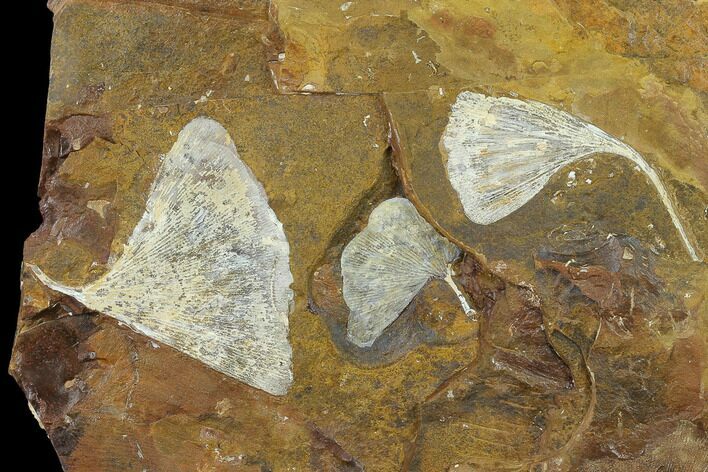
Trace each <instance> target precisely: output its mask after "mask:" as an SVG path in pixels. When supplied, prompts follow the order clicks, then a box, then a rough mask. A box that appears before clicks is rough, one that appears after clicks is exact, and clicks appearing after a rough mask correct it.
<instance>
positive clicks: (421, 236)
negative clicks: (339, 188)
mask: <svg viewBox="0 0 708 472" xmlns="http://www.w3.org/2000/svg"><path fill="white" fill-rule="evenodd" d="M459 256H460V251H459V249H458V248H457V247H456V246H455V245H453V244H452V243H450V242H449V241H448V240H447V239H445V238H443V237H442V236H441V235H440V234H438V233H437V232H436V231H435V229H434V228H433V227H432V226H430V224H428V222H427V221H425V220H424V219H423V217H421V216H420V215H419V214H418V212H417V210H416V209H415V207H414V206H413V204H412V203H411V202H410V201H408V200H407V199H405V198H391V199H388V200H386V201H384V202H382V203H381V204H380V205H379V206H377V207H376V208H375V209H374V211H372V212H371V215H370V216H369V221H368V224H367V226H366V228H364V230H363V231H361V232H360V233H359V234H357V235H356V236H355V237H354V238H353V239H352V240H351V241H350V242H349V244H347V246H346V247H345V248H344V251H343V252H342V259H341V266H342V279H343V288H342V292H343V295H344V300H345V302H346V303H347V306H348V307H349V310H350V313H349V322H348V324H347V337H348V338H349V340H350V341H352V342H353V343H354V344H356V345H358V346H360V347H368V346H371V345H372V344H373V343H374V341H375V340H376V338H378V337H379V336H380V335H381V333H383V331H384V330H385V329H386V327H388V326H389V325H390V324H391V323H393V322H394V321H395V320H396V318H398V316H399V315H400V314H401V312H402V311H403V310H404V309H405V308H406V306H407V305H408V304H409V303H410V302H411V300H413V298H414V297H415V296H416V295H417V294H418V292H420V290H421V289H422V288H423V286H425V284H426V283H427V282H428V281H429V280H430V279H431V278H433V277H437V278H440V279H443V280H445V281H446V282H447V283H448V284H449V285H450V287H451V288H452V290H453V291H454V292H455V294H456V295H457V298H458V299H459V300H460V304H461V305H462V308H463V310H464V311H465V313H467V314H473V313H474V310H473V309H472V308H471V307H470V306H469V304H468V303H467V300H466V299H465V296H464V295H463V294H462V292H461V291H460V290H459V289H458V288H457V286H456V285H455V282H454V280H453V279H452V269H451V264H452V263H453V262H454V261H455V260H456V259H457V258H458V257H459Z"/></svg>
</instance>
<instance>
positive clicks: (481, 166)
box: [440, 91, 700, 261]
mask: <svg viewBox="0 0 708 472" xmlns="http://www.w3.org/2000/svg"><path fill="white" fill-rule="evenodd" d="M440 145H441V149H442V150H443V152H444V154H445V155H447V173H448V178H449V179H450V183H451V185H452V187H453V188H454V189H455V191H456V192H457V194H458V196H459V198H460V201H461V203H462V207H463V209H464V211H465V214H466V215H467V217H468V218H469V219H470V220H471V221H472V222H474V223H477V224H482V225H487V224H491V223H494V222H496V221H498V220H500V219H502V218H504V217H505V216H507V215H509V214H511V213H513V212H514V211H516V210H518V209H519V208H521V207H522V206H524V205H525V204H526V203H527V202H528V201H529V200H531V198H533V197H534V196H535V195H536V194H537V193H538V192H540V191H541V189H543V187H544V186H545V185H546V183H547V182H548V180H549V179H550V178H551V176H553V174H555V173H556V172H558V171H559V170H560V169H561V168H562V167H564V166H566V165H568V164H570V163H572V162H575V161H577V160H580V159H582V158H585V157H588V156H590V155H592V154H595V153H608V154H616V155H619V156H622V157H625V158H627V159H629V160H630V161H632V162H633V163H634V164H636V165H637V166H638V167H639V168H640V169H641V170H642V171H643V172H644V173H645V174H646V176H647V177H648V178H649V180H650V181H651V183H652V184H653V185H654V186H655V187H656V189H657V191H658V193H659V196H660V197H661V200H662V202H663V203H664V205H665V206H666V209H667V211H668V212H669V215H670V216H671V219H672V222H673V223H674V226H676V229H677V230H678V232H679V234H680V236H681V239H682V241H683V243H684V245H685V246H686V249H687V251H688V253H689V255H690V256H691V258H692V259H693V260H694V261H697V260H700V259H699V257H698V255H697V253H696V250H695V249H694V247H693V245H692V244H691V242H690V240H689V238H688V235H687V234H686V231H685V229H684V227H683V225H682V224H681V221H680V220H679V218H678V214H677V213H676V210H675V208H674V205H673V203H672V201H671V198H670V197H669V194H668V192H667V190H666V188H665V187H664V184H663V183H662V182H661V180H660V179H659V176H658V174H657V173H656V171H655V170H654V169H653V168H652V167H651V166H650V165H649V164H648V163H647V162H646V161H645V160H644V158H643V157H642V156H641V155H640V154H639V153H638V152H637V151H636V150H634V149H633V148H632V147H630V146H628V145H627V144H625V143H623V142H622V141H620V140H618V139H616V138H614V137H612V136H610V135H609V134H607V133H606V132H604V131H602V130H601V129H599V128H598V127H596V126H594V125H592V124H590V123H587V122H585V121H583V120H581V119H579V118H577V117H575V116H573V115H571V114H569V113H566V112H563V111H561V110H558V109H556V108H553V107H551V106H549V105H546V104H543V103H539V102H534V101H524V100H517V99H513V98H508V97H499V98H495V97H488V96H486V95H482V94H478V93H473V92H468V91H465V92H461V93H460V94H459V95H458V96H457V100H456V101H455V103H454V104H453V105H452V112H451V114H450V120H449V122H448V124H447V127H446V128H445V131H444V133H443V136H442V138H441V141H440Z"/></svg>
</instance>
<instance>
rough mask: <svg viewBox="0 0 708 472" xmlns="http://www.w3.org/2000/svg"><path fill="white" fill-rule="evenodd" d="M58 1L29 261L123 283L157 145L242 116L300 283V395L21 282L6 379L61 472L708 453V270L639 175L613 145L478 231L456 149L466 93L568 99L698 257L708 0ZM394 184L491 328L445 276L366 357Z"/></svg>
mask: <svg viewBox="0 0 708 472" xmlns="http://www.w3.org/2000/svg"><path fill="white" fill-rule="evenodd" d="M50 7H51V8H52V9H53V11H54V13H55V33H54V41H53V45H52V69H51V82H50V90H49V97H48V109H47V125H46V133H45V147H44V155H43V169H42V175H41V179H40V182H39V193H40V196H41V198H42V199H41V210H42V214H43V217H44V222H43V224H42V225H41V227H40V228H39V229H38V230H37V231H36V232H35V233H34V234H33V235H32V236H30V238H29V239H28V240H27V243H26V245H25V253H24V258H25V260H26V261H27V262H31V263H34V264H37V265H38V266H40V267H42V268H43V269H44V270H45V271H46V272H47V273H49V274H51V275H52V276H53V277H55V278H57V279H60V280H62V281H64V282H65V283H67V284H70V285H74V286H77V285H81V284H83V283H85V282H87V281H90V280H93V279H95V278H96V277H98V276H99V275H100V274H103V273H105V271H106V270H107V269H108V268H109V267H110V265H111V263H112V262H113V261H114V260H115V258H116V257H117V255H118V254H120V252H121V251H122V248H123V245H124V244H125V242H126V240H127V238H128V236H129V235H130V233H131V232H132V230H133V228H134V226H135V224H136V223H137V222H138V221H139V219H140V217H141V216H142V214H143V212H144V209H145V201H146V199H147V196H148V192H149V189H150V185H151V184H152V182H153V179H154V177H155V174H156V172H157V169H158V167H159V165H158V164H159V159H160V155H161V154H165V153H167V152H168V151H169V149H170V147H171V146H172V144H173V142H174V140H175V137H176V135H177V133H178V132H179V130H181V129H182V128H183V127H184V125H185V124H186V123H188V122H189V121H190V120H192V119H193V118H195V117H197V116H202V115H205V116H209V117H211V118H213V119H215V120H217V121H218V122H220V123H221V124H223V125H224V127H225V128H226V129H227V131H228V132H229V134H230V135H231V136H232V138H233V140H234V142H235V144H236V147H237V149H238V151H239V155H240V157H241V159H242V160H243V161H244V162H245V163H246V164H247V165H248V166H249V167H250V168H251V169H252V171H253V173H254V174H255V176H256V178H257V179H258V180H259V181H260V182H261V183H262V184H263V186H264V188H265V190H266V193H267V195H268V197H269V200H270V205H271V207H272V208H273V210H274V212H275V213H276V214H277V216H278V218H279V219H280V221H281V222H282V223H283V226H284V230H285V233H286V236H287V238H288V240H289V242H290V253H291V261H290V263H291V270H292V273H293V277H294V283H293V286H292V288H293V291H294V292H295V303H294V308H293V311H292V313H291V314H290V318H289V324H290V343H291V345H292V348H293V375H294V382H293V385H292V387H291V388H290V390H289V391H288V394H287V395H285V396H283V397H275V396H271V395H268V394H267V393H264V392H262V391H260V390H257V389H254V388H251V387H248V386H246V385H244V384H242V383H239V382H238V381H236V380H234V379H232V378H230V377H226V376H224V375H222V374H220V373H218V372H216V371H214V370H212V369H210V368H208V367H206V366H205V365H204V364H202V363H200V362H198V361H195V360H193V359H191V358H189V357H187V356H185V355H183V354H180V353H179V352H177V351H175V350H173V349H171V348H170V347H168V346H165V345H161V344H159V343H156V342H155V341H154V340H151V339H149V338H147V337H144V336H142V335H139V334H137V333H135V332H133V331H131V330H129V329H128V328H127V327H125V326H122V325H121V324H120V323H118V322H117V321H115V320H113V319H112V318H109V317H107V316H105V315H103V314H101V313H95V312H90V311H88V310H87V309H86V308H85V307H83V306H81V305H80V304H79V303H77V302H76V301H75V300H73V299H71V298H69V297H66V296H61V294H58V293H56V292H52V291H50V290H49V289H47V288H46V287H44V286H42V285H41V284H40V283H39V282H38V281H37V279H36V278H35V277H34V276H33V275H32V274H31V273H30V271H29V270H27V269H26V270H25V271H24V272H23V277H22V283H23V289H22V297H23V299H22V308H21V310H20V313H19V319H18V328H17V337H16V342H15V346H14V353H13V358H12V361H11V365H10V371H11V373H12V374H13V375H14V376H15V378H16V379H17V381H18V384H19V385H20V387H21V388H22V389H23V390H24V392H25V394H26V396H27V398H28V400H29V403H30V406H31V408H32V409H33V410H34V411H35V412H36V416H37V418H38V420H39V421H40V423H41V424H42V426H43V427H44V428H45V430H46V431H47V434H48V435H49V437H50V439H51V440H52V442H53V444H54V446H55V449H56V450H57V453H58V455H59V457H60V459H61V461H62V464H63V465H64V467H65V469H67V470H72V471H84V470H86V471H94V470H126V471H128V470H137V471H142V470H150V471H156V470H160V471H161V470H170V471H171V470H175V471H177V470H184V471H194V470H203V471H220V470H243V471H267V470H272V471H286V470H298V471H309V470H313V471H350V470H362V469H366V470H370V471H377V472H378V471H383V472H386V471H398V470H411V471H426V472H427V471H438V470H451V471H452V470H454V471H480V470H482V471H495V470H513V471H517V470H518V471H521V470H533V471H541V470H545V471H574V470H582V471H606V470H609V471H615V470H616V471H625V470H626V471H635V470H636V471H643V470H676V471H678V470H681V471H683V470H686V471H704V470H705V468H706V467H707V466H708V457H706V454H705V452H704V451H705V450H706V449H707V448H708V447H707V446H706V444H707V442H708V439H707V438H706V428H707V427H708V423H707V421H708V419H707V418H706V411H705V405H706V401H705V384H706V381H708V367H707V366H706V342H707V340H708V334H707V333H708V330H707V328H706V326H708V310H707V309H706V302H705V297H706V288H707V286H706V280H708V271H707V270H706V265H705V263H704V262H690V261H689V259H688V257H687V255H686V253H685V251H684V248H683V246H682V244H681V241H680V240H679V239H678V238H677V235H676V232H675V229H674V227H673V225H672V224H671V220H670V218H669V217H668V214H667V213H666V210H665V209H664V207H663V205H662V204H661V202H660V201H659V199H658V198H657V195H656V192H655V191H654V189H653V188H652V187H651V186H650V184H649V183H648V182H647V180H646V178H645V177H644V175H643V174H641V173H639V172H637V171H636V170H635V169H634V168H633V166H632V165H630V164H629V163H627V162H626V161H623V160H617V159H613V158H612V157H611V156H607V155H596V156H594V157H592V158H590V159H585V160H583V161H580V162H577V163H575V164H571V165H569V166H567V167H566V168H564V169H562V170H561V171H560V172H559V173H558V174H556V175H555V176H554V177H553V178H551V180H550V181H549V183H548V184H547V185H546V186H545V188H544V190H542V191H541V192H540V193H539V194H538V195H536V196H535V197H534V198H533V199H532V200H531V201H529V203H527V204H526V205H525V206H524V207H522V208H521V209H519V210H518V211H516V212H514V213H513V214H511V215H509V216H508V217H506V218H503V219H502V220H500V221H498V222H497V223H494V224H492V225H486V226H480V225H475V224H473V223H471V222H470V221H469V220H467V219H466V218H465V215H464V212H463V210H462V208H461V204H460V202H459V200H458V199H457V197H456V194H455V191H454V190H453V189H452V187H451V186H450V184H449V181H448V179H447V176H446V174H445V162H444V160H443V156H442V153H441V151H440V148H439V143H440V137H441V135H442V133H443V130H444V128H445V126H446V124H447V121H448V117H449V112H450V105H451V103H453V102H454V100H455V97H456V96H457V93H458V92H459V91H461V90H472V91H475V92H481V93H485V94H489V95H508V96H519V97H522V98H528V99H534V100H539V101H542V102H544V103H548V104H550V105H553V106H555V107H558V108H561V109H564V110H566V111H568V112H571V113H573V114H575V115H577V116H579V117H581V118H583V119H585V120H587V121H589V122H592V123H594V124H596V125H598V126H600V127H601V128H602V129H604V130H606V131H607V132H609V133H611V134H612V135H613V136H616V137H618V138H620V139H623V140H624V141H625V142H627V143H628V144H629V145H631V146H632V147H634V148H635V149H637V150H638V151H639V152H640V153H641V154H642V155H643V156H644V157H645V158H646V159H647V161H649V163H650V164H651V165H652V166H653V167H654V168H655V169H657V171H658V172H659V174H660V176H661V178H662V179H663V182H664V183H665V185H666V187H667V188H668V191H669V193H670V194H671V197H672V198H673V201H674V203H675V204H676V206H677V208H678V213H679V216H680V217H681V219H682V221H683V222H684V224H685V226H686V228H687V231H688V233H689V237H690V238H691V239H692V241H693V242H694V244H695V246H696V247H697V250H698V252H699V255H700V257H701V258H702V259H703V258H704V257H705V254H706V251H708V215H707V213H706V208H707V207H708V198H707V197H706V187H707V186H708V166H707V165H706V160H705V159H706V155H708V152H707V149H708V139H706V136H705V130H706V127H707V125H706V123H707V122H708V121H707V120H706V111H705V99H706V96H705V92H706V78H705V57H706V54H707V53H708V51H707V50H706V44H707V41H706V31H705V23H706V14H707V12H708V4H706V3H705V2H691V1H687V0H666V1H662V2H651V1H636V2H622V1H609V0H593V1H586V0H558V1H552V0H531V1H526V2H515V1H501V2H494V3H490V2H480V1H467V0H465V1H463V0H442V1H436V2H429V1H424V0H421V1H408V0H395V1H390V2H389V1H387V2H373V1H366V0H359V1H353V2H344V3H342V2H330V1H327V2H325V1H322V0H315V1H309V0H308V1H303V0H274V1H272V2H270V3H268V2H266V1H257V0H201V1H200V0H159V1H158V0H155V1H137V0H114V1H109V0H55V1H52V2H50ZM334 92H336V93H334ZM571 171H572V172H574V173H575V179H574V181H573V182H571V183H570V184H569V178H568V174H569V173H570V172H571ZM396 196H398V197H402V196H404V197H406V198H408V199H409V200H411V202H413V204H414V205H415V206H416V208H417V210H418V212H419V213H420V214H421V216H423V217H424V218H425V219H426V220H428V222H429V223H430V224H431V225H433V226H434V227H435V228H436V229H437V230H438V231H439V232H440V233H441V234H443V235H444V236H446V237H447V238H448V239H449V240H450V241H451V242H453V243H455V244H457V245H458V247H460V248H461V249H462V250H463V251H465V256H464V259H463V260H462V261H461V262H460V263H459V264H458V265H457V267H456V270H457V273H458V275H457V276H456V281H457V282H458V285H460V286H461V287H463V288H464V291H465V292H466V295H467V296H468V298H469V300H470V303H471V305H473V307H474V308H475V309H476V310H477V311H478V319H477V320H471V319H470V318H468V317H466V316H465V315H464V313H463V312H462V310H461V308H460V307H459V304H458V302H457V300H456V298H455V296H454V294H453V293H452V292H451V291H450V290H449V288H448V287H447V286H446V285H444V284H443V283H442V282H441V281H438V280H433V281H431V282H429V283H428V284H427V285H426V286H425V287H424V288H423V289H422V290H421V292H420V293H419V295H418V296H416V298H414V300H413V301H412V302H411V304H410V305H409V306H408V307H407V308H406V309H405V310H404V312H403V313H402V315H401V316H400V317H399V318H398V319H397V320H396V321H395V322H394V323H393V324H392V325H391V326H389V327H388V328H387V329H386V330H385V331H384V333H383V335H382V336H381V338H379V340H378V341H377V342H376V343H374V345H373V346H372V347H371V348H370V349H362V348H358V347H356V346H354V345H352V344H351V343H349V342H348V341H347V340H346V319H347V316H348V311H349V310H348V307H347V305H346V303H345V301H344V300H343V297H342V294H341V287H342V279H341V268H340V257H341V252H342V250H343V247H344V246H345V245H346V244H347V243H348V242H349V241H350V240H351V239H352V237H354V235H355V234H357V233H358V232H360V231H361V230H362V229H363V228H364V227H365V226H366V221H367V218H368V215H369V213H370V212H371V210H372V209H373V208H375V206H376V205H377V204H378V203H380V202H381V201H383V200H385V199H387V198H391V197H396ZM145 290H146V291H149V290H150V287H145Z"/></svg>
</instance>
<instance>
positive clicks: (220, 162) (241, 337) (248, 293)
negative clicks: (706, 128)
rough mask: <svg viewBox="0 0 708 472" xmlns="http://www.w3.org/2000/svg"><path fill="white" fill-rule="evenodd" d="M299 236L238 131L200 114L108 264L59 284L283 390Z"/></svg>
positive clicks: (230, 370) (140, 328)
mask: <svg viewBox="0 0 708 472" xmlns="http://www.w3.org/2000/svg"><path fill="white" fill-rule="evenodd" d="M289 252H290V247H289V245H288V241H287V239H286V237H285V233H284V232H283V226H282V224H281V223H280V221H279V220H278V218H277V217H276V215H275V213H274V212H273V210H272V209H271V208H270V206H269V205H268V198H267V196H266V193H265V190H264V189H263V187H262V186H261V184H260V183H259V182H258V180H256V178H255V176H254V175H253V173H252V172H251V170H250V169H249V168H248V167H247V166H246V164H244V163H243V162H242V161H241V160H240V159H239V156H238V153H237V151H236V146H235V145H234V143H233V141H232V140H231V137H230V136H229V134H228V132H227V131H226V130H225V129H224V128H223V127H222V126H221V125H220V124H219V123H217V122H216V121H214V120H211V119H208V118H204V117H200V118H196V119H194V120H192V121H191V122H190V123H189V124H187V125H186V126H185V127H184V129H182V131H181V132H180V133H179V136H178V138H177V141H176V142H175V144H174V146H173V147H172V149H171V150H170V152H169V153H168V154H167V155H166V156H165V157H164V158H163V161H162V164H161V167H160V170H159V172H158V175H157V177H156V178H155V181H154V183H153V185H152V189H151V191H150V195H149V197H148V200H147V203H146V209H145V213H144V215H143V216H142V218H141V220H140V221H139V223H138V224H137V226H136V227H135V229H134V230H133V233H132V235H131V236H130V238H129V239H128V242H127V244H126V245H125V247H124V250H123V253H122V254H121V255H120V256H119V257H118V259H117V260H116V261H115V263H114V264H113V265H112V267H111V268H110V270H109V271H108V272H107V273H106V274H105V275H103V276H102V277H100V278H99V279H97V280H95V281H94V282H91V283H89V284H87V285H84V286H83V287H79V288H72V287H67V286H65V285H63V284H61V283H58V282H56V281H54V280H52V279H51V278H49V277H48V276H47V275H46V274H44V272H42V271H41V270H40V269H39V268H38V267H36V266H30V267H31V268H32V270H33V271H34V273H35V274H36V275H37V277H38V278H39V279H40V280H41V281H42V282H43V283H44V284H46V285H47V286H48V287H50V288H51V289H53V290H56V291H59V292H62V293H65V294H67V295H70V296H72V297H74V298H75V299H76V300H78V301H80V302H81V303H83V304H84V305H86V306H87V307H88V308H90V309H92V310H96V311H98V312H101V313H104V314H106V315H109V316H112V317H113V318H116V319H118V320H119V321H121V322H123V323H125V324H126V325H128V326H129V327H130V328H131V329H133V330H134V331H137V332H139V333H142V334H145V335H147V336H149V337H151V338H154V339H155V340H157V341H160V342H163V343H165V344H167V345H169V346H172V347H174V348H175V349H177V350H179V351H181V352H183V353H185V354H187V355H189V356H191V357H193V358H195V359H197V360H199V361H201V362H203V363H205V364H206V365H208V366H210V367H212V368H214V369H216V370H218V371H219V372H222V373H224V374H226V375H229V376H231V377H234V378H235V379H238V380H240V381H242V382H244V383H247V384H249V385H251V386H253V387H256V388H260V389H262V390H264V391H266V392H268V393H271V394H274V395H282V394H285V393H286V391H287V389H288V387H289V386H290V384H291V383H292V371H291V355H292V350H291V347H290V344H289V342H288V314H289V311H290V304H291V301H292V291H291V289H290V284H291V283H292V274H291V273H290V266H289Z"/></svg>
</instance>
